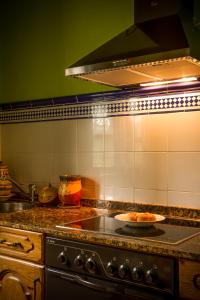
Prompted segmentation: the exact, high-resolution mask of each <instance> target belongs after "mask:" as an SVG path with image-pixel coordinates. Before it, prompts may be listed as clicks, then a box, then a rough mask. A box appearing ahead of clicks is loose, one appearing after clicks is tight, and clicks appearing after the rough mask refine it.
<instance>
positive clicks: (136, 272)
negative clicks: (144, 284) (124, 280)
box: [132, 267, 144, 281]
mask: <svg viewBox="0 0 200 300" xmlns="http://www.w3.org/2000/svg"><path fill="white" fill-rule="evenodd" d="M143 277H144V271H143V269H142V267H133V270H132V278H133V280H137V281H141V280H142V279H143Z"/></svg>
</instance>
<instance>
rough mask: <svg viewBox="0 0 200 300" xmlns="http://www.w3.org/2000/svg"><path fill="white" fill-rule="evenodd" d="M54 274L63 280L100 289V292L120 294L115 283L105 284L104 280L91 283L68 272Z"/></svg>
mask: <svg viewBox="0 0 200 300" xmlns="http://www.w3.org/2000/svg"><path fill="white" fill-rule="evenodd" d="M56 276H57V277H59V278H62V279H64V280H67V281H71V282H74V283H77V284H80V285H82V286H85V287H87V288H89V289H93V290H96V291H100V292H107V293H115V294H121V293H122V291H120V289H119V286H118V285H117V284H112V285H111V284H108V283H106V286H105V282H104V285H101V284H97V283H93V282H91V281H88V280H85V279H83V278H82V277H80V276H78V275H72V274H69V273H64V274H63V273H60V274H59V273H56Z"/></svg>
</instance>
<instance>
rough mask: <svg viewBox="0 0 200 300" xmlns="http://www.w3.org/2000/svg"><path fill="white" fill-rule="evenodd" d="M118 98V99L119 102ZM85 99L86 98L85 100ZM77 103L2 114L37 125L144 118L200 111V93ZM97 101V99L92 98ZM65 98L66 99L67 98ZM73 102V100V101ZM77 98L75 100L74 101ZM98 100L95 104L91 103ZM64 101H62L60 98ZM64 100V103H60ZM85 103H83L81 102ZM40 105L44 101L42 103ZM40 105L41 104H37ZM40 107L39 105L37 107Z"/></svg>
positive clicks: (2, 118)
mask: <svg viewBox="0 0 200 300" xmlns="http://www.w3.org/2000/svg"><path fill="white" fill-rule="evenodd" d="M116 95H118V98H117V99H116ZM84 97H85V98H84ZM84 97H83V98H84V101H83V98H80V99H79V101H76V102H75V103H74V102H72V103H73V104H71V102H68V103H67V104H66V103H65V104H62V101H61V103H59V104H58V103H56V104H55V103H54V101H52V102H51V104H49V102H48V103H45V100H44V101H43V105H42V106H40V105H39V106H36V105H34V106H32V105H30V106H29V107H27V106H26V107H24V106H23V105H21V106H20V105H18V106H17V107H16V106H14V105H12V104H10V105H9V107H4V108H3V109H2V110H1V111H0V123H17V122H35V121H49V120H64V119H80V118H105V117H110V116H113V117H114V116H122V115H140V114H152V113H166V112H177V111H192V110H200V90H199V91H195V92H185V93H176V94H169V93H167V94H161V95H156V96H146V97H145V96H143V97H136V96H133V92H132V93H131V91H125V92H124V91H120V92H118V93H116V92H115V93H108V94H106V93H104V94H99V95H96V98H95V97H94V95H92V96H89V95H88V98H87V95H85V96H84ZM92 97H93V98H92ZM63 98H64V97H63ZM69 98H70V99H71V97H69ZM74 98H75V97H74ZM91 98H92V100H94V99H95V101H91ZM59 99H60V98H59ZM60 100H61V99H60ZM80 100H82V102H81V101H80ZM39 101H40V104H41V101H42V100H39ZM36 102H37V101H36ZM37 104H38V103H37Z"/></svg>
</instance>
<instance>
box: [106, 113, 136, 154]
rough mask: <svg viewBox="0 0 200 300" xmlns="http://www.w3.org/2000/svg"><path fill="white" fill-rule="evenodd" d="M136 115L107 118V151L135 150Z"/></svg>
mask: <svg viewBox="0 0 200 300" xmlns="http://www.w3.org/2000/svg"><path fill="white" fill-rule="evenodd" d="M133 148H134V117H127V116H126V117H116V118H106V119H105V151H121V152H123V151H133Z"/></svg>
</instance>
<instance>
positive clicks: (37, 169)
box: [31, 153, 53, 183]
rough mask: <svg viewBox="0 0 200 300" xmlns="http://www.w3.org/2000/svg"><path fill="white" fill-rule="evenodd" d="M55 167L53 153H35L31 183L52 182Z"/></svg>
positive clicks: (32, 158) (32, 160)
mask: <svg viewBox="0 0 200 300" xmlns="http://www.w3.org/2000/svg"><path fill="white" fill-rule="evenodd" d="M52 166H53V154H52V153H33V154H31V181H32V182H35V183H38V182H46V183H49V182H51V178H52V171H53V169H52Z"/></svg>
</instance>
